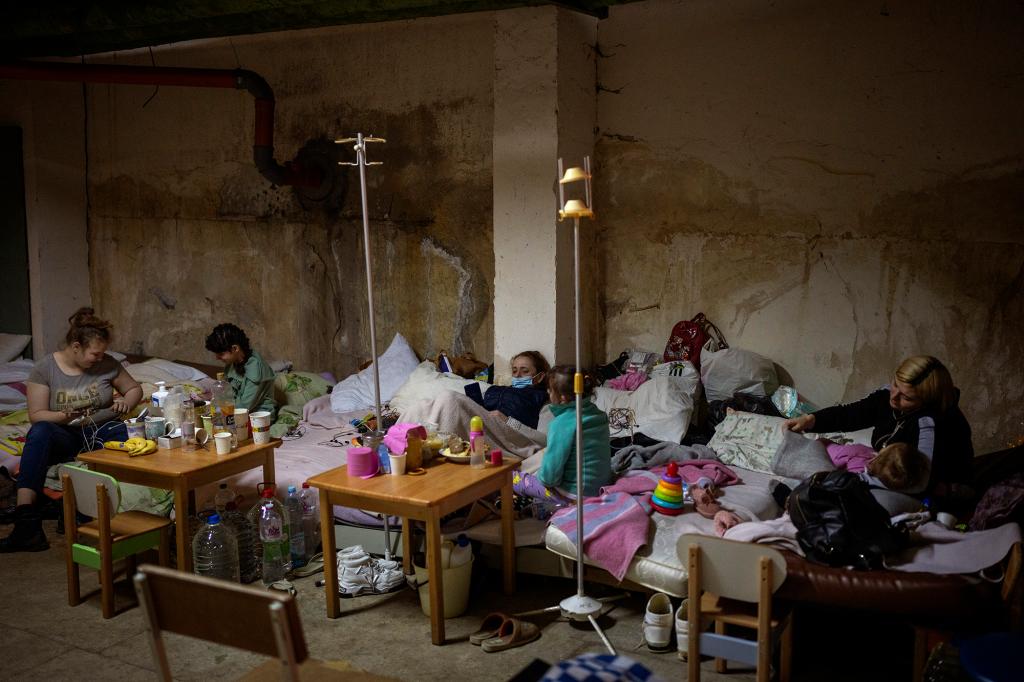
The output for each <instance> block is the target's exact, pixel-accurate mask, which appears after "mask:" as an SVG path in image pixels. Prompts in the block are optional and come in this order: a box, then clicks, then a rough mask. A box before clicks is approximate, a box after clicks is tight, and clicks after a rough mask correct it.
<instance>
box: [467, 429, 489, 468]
mask: <svg viewBox="0 0 1024 682" xmlns="http://www.w3.org/2000/svg"><path fill="white" fill-rule="evenodd" d="M485 447H486V445H485V443H484V420H483V419H481V418H480V417H473V418H472V419H470V420H469V466H471V467H473V468H474V469H480V468H483V467H484V466H486V464H485V463H484V448H485Z"/></svg>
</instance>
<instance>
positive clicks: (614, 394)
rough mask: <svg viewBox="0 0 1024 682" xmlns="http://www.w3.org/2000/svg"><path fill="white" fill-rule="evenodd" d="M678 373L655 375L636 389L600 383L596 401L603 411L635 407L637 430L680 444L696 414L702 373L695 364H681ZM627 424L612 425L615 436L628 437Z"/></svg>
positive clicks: (595, 394)
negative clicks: (695, 406) (613, 386)
mask: <svg viewBox="0 0 1024 682" xmlns="http://www.w3.org/2000/svg"><path fill="white" fill-rule="evenodd" d="M682 365H683V366H682V367H681V368H680V369H679V375H677V376H672V375H667V374H656V375H654V376H652V377H651V378H650V379H649V380H648V381H645V382H644V383H643V384H641V385H640V386H639V388H637V389H636V390H633V391H617V390H615V389H614V388H607V387H604V386H599V387H598V388H596V389H595V390H594V404H595V405H597V406H598V407H599V408H601V409H602V410H603V411H605V412H608V411H609V410H612V409H616V408H629V409H632V410H633V415H634V419H635V420H636V426H635V427H634V430H635V431H639V432H642V433H643V434H644V435H645V436H648V437H649V438H653V439H655V440H661V441H668V442H670V443H678V442H679V441H681V440H682V439H683V436H685V435H686V429H687V428H688V427H689V425H690V416H691V415H692V413H693V406H694V398H695V396H696V394H697V390H698V389H699V386H700V376H699V375H698V373H697V370H696V369H695V368H694V366H693V364H692V363H689V362H686V363H682ZM629 433H630V430H629V427H628V426H623V427H622V428H615V427H614V426H612V428H611V436H612V438H618V437H620V436H628V435H629Z"/></svg>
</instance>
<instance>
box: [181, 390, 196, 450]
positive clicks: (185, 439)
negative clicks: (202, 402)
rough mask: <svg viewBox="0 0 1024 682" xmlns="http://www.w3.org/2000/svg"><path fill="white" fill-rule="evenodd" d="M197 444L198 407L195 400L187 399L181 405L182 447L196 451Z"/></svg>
mask: <svg viewBox="0 0 1024 682" xmlns="http://www.w3.org/2000/svg"><path fill="white" fill-rule="evenodd" d="M196 445H197V444H196V407H195V403H194V402H192V401H191V400H186V401H185V402H184V403H183V404H182V406H181V449H182V451H184V452H195V451H196V449H197V447H196Z"/></svg>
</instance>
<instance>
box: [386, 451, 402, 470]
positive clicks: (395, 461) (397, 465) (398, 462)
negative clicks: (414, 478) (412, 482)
mask: <svg viewBox="0 0 1024 682" xmlns="http://www.w3.org/2000/svg"><path fill="white" fill-rule="evenodd" d="M388 458H389V459H390V460H391V475H392V476H401V475H402V474H404V473H405V461H406V457H405V455H404V454H402V455H396V454H395V453H393V452H392V453H391V454H389V455H388Z"/></svg>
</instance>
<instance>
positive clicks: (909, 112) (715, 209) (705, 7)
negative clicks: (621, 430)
mask: <svg viewBox="0 0 1024 682" xmlns="http://www.w3.org/2000/svg"><path fill="white" fill-rule="evenodd" d="M598 31H599V33H598V40H599V45H600V50H601V52H602V54H603V56H604V58H602V59H600V60H599V64H598V81H599V85H598V90H599V97H598V125H599V140H598V147H597V159H598V175H597V178H596V180H597V182H598V183H599V184H598V186H597V187H596V188H595V192H596V203H597V206H596V208H597V210H598V215H599V218H600V220H599V225H600V229H601V239H600V241H601V243H602V244H603V255H602V259H601V263H602V282H603V284H602V289H603V292H602V295H603V299H602V311H603V315H604V329H605V339H604V344H603V346H604V350H605V353H606V355H607V356H608V357H613V356H614V355H615V354H617V353H618V352H619V351H620V350H622V349H623V348H628V347H637V348H646V349H651V350H658V351H660V350H661V349H662V348H663V347H664V344H665V340H666V339H667V337H668V334H669V331H670V330H671V327H672V325H673V324H674V323H675V322H676V321H678V320H680V319H684V318H689V317H691V316H693V315H694V314H695V313H697V312H699V311H703V312H705V313H707V315H708V316H709V317H710V318H711V319H712V320H714V321H715V322H716V323H717V324H718V326H719V327H720V328H721V329H722V331H723V332H724V333H725V336H726V338H727V339H728V340H729V341H730V343H731V344H732V345H733V346H737V347H742V348H748V349H751V350H755V351H758V352H760V353H762V354H763V355H765V356H767V357H769V358H771V359H772V360H774V361H775V362H776V363H777V364H778V365H779V366H780V367H781V369H782V370H783V378H784V379H785V378H789V377H791V378H792V381H793V382H794V384H795V385H796V386H797V387H798V388H799V389H800V391H801V392H802V393H804V394H805V395H806V396H807V397H808V398H810V399H811V400H812V401H814V402H816V403H817V404H819V405H827V404H831V403H834V402H837V401H847V400H852V399H856V398H858V397H860V396H861V395H863V394H864V393H866V392H867V391H869V390H870V389H872V388H874V387H877V386H879V385H881V384H882V383H885V382H886V381H888V379H889V377H890V373H891V371H892V370H893V368H894V367H895V365H896V364H897V363H898V362H899V360H900V359H901V358H902V357H904V356H907V355H910V354H915V353H930V354H934V355H937V356H938V357H940V358H942V359H944V360H945V361H946V362H947V364H948V365H949V367H950V369H951V371H952V373H953V376H954V378H955V380H956V381H957V384H958V385H959V387H960V388H961V390H962V396H963V398H962V407H963V409H964V412H965V413H966V415H967V417H968V419H970V420H971V422H972V425H973V427H974V439H975V446H976V448H977V449H978V451H979V452H985V451H989V450H993V449H997V448H1000V447H1002V446H1004V445H1005V444H1006V443H1007V442H1008V441H1011V440H1013V439H1016V438H1018V437H1020V436H1021V435H1022V434H1024V423H1022V413H1021V409H1020V405H1021V404H1024V360H1022V357H1024V340H1022V339H1024V335H1022V333H1021V332H1022V331H1024V325H1022V322H1021V320H1022V319H1024V229H1022V227H1024V129H1022V128H1021V125H1020V122H1021V121H1022V120H1024V79H1021V77H1020V75H1021V73H1022V72H1024V52H1022V51H1021V50H1020V45H1021V44H1024V8H1022V7H1021V5H1020V3H1015V2H1009V1H1004V2H988V3H967V4H963V3H956V2H952V1H948V0H943V1H937V2H923V1H922V2H909V3H882V4H878V3H862V2H854V1H852V0H851V1H846V2H836V3H818V2H811V1H809V0H790V1H783V2H776V3H770V4H768V3H763V2H756V1H754V0H745V1H730V2H715V1H712V0H687V1H686V2H653V1H652V2H645V3H637V4H629V5H625V6H619V7H613V8H612V9H611V16H610V18H609V19H608V20H606V21H603V22H601V23H600V24H599V28H598ZM787 375H788V377H787Z"/></svg>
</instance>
